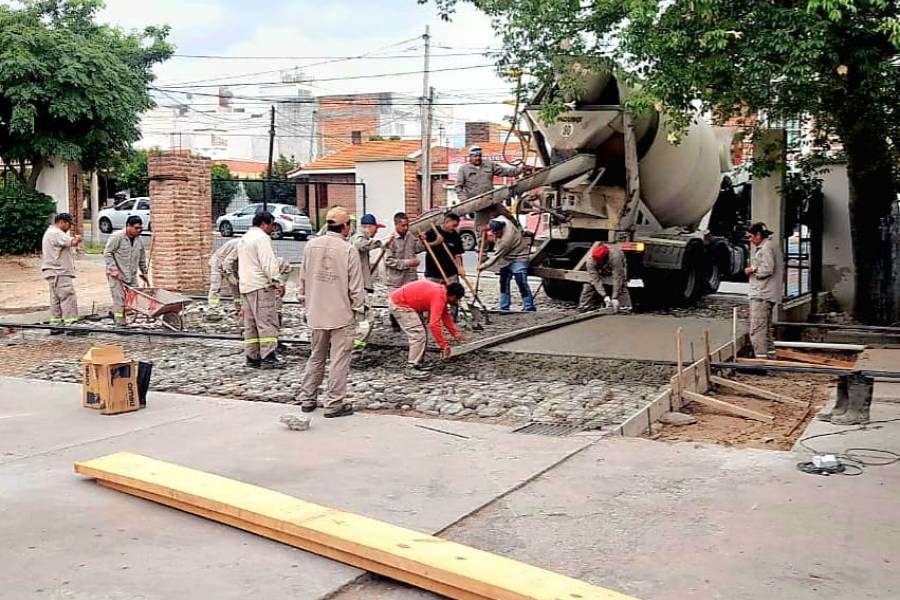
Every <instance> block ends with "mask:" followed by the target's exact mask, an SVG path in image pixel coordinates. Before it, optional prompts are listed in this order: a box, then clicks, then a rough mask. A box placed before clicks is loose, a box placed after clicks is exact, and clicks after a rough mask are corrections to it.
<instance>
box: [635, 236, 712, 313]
mask: <svg viewBox="0 0 900 600" xmlns="http://www.w3.org/2000/svg"><path fill="white" fill-rule="evenodd" d="M706 270H707V269H706V253H705V252H704V251H703V247H702V246H699V245H692V246H689V247H688V249H687V250H686V255H685V257H684V261H683V266H682V268H681V269H679V270H670V269H645V270H644V275H643V281H644V288H645V292H644V294H643V296H644V298H645V301H647V302H649V303H651V304H657V305H659V306H666V305H668V306H690V305H691V304H693V303H694V302H696V301H697V299H698V298H700V296H702V295H703V292H704V287H705V279H706Z"/></svg>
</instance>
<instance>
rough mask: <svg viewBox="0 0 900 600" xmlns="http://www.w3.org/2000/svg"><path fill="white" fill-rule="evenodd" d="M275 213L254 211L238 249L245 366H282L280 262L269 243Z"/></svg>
mask: <svg viewBox="0 0 900 600" xmlns="http://www.w3.org/2000/svg"><path fill="white" fill-rule="evenodd" d="M274 230H275V217H274V216H272V213H270V212H268V211H263V212H258V213H256V214H255V215H253V227H251V228H250V229H249V230H248V231H247V233H245V234H244V237H242V238H241V240H240V243H239V244H238V249H237V263H238V280H239V288H240V291H241V307H242V308H243V311H244V354H245V356H246V357H247V366H248V367H252V368H256V369H283V368H284V363H282V362H281V361H280V360H278V356H277V355H276V351H277V350H278V334H279V329H280V328H279V323H278V298H279V297H280V296H283V295H284V284H283V283H282V279H281V278H282V274H281V265H282V262H281V261H280V260H279V259H278V258H277V257H276V256H275V249H274V248H273V247H272V238H271V237H270V236H271V235H272V232H273V231H274Z"/></svg>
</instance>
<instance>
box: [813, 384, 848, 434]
mask: <svg viewBox="0 0 900 600" xmlns="http://www.w3.org/2000/svg"><path fill="white" fill-rule="evenodd" d="M848 379H849V377H841V378H840V379H838V386H837V393H836V399H835V401H834V408H832V409H831V412H828V413H821V414H819V415H817V416H816V419H818V420H819V421H825V422H826V423H831V422H832V421H831V420H832V419H833V418H834V417H837V416H840V415H843V414H844V413H845V412H847V406H848V405H849V403H850V397H849V393H848V390H847V380H848Z"/></svg>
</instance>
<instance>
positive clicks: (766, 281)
mask: <svg viewBox="0 0 900 600" xmlns="http://www.w3.org/2000/svg"><path fill="white" fill-rule="evenodd" d="M748 235H749V237H750V242H751V244H752V248H751V249H750V266H749V267H747V268H746V269H744V272H745V273H746V274H747V277H748V278H749V279H750V342H751V344H753V354H754V355H755V356H756V357H757V358H765V357H766V356H769V353H770V352H771V351H772V312H773V311H774V309H775V306H776V305H778V303H780V302H781V297H782V294H783V291H784V288H783V286H784V261H783V259H782V257H781V250H780V249H779V248H778V244H777V243H776V242H775V241H774V240H772V238H771V236H772V232H771V231H769V230H768V229H766V224H765V223H754V224H753V225H751V226H750V230H749V232H748Z"/></svg>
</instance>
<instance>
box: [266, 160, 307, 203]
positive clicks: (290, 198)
mask: <svg viewBox="0 0 900 600" xmlns="http://www.w3.org/2000/svg"><path fill="white" fill-rule="evenodd" d="M299 166H300V164H299V163H298V162H297V161H296V160H294V157H293V156H292V157H291V158H287V157H285V156H284V155H283V154H279V155H278V160H277V161H275V162H274V163H273V164H272V179H271V180H270V182H269V183H268V185H269V188H270V190H269V198H270V199H271V200H270V201H272V202H282V203H285V204H295V203H296V201H297V193H296V190H295V186H294V182H292V181H291V180H289V179H288V173H290V172H291V171H293V170H294V169H296V168H297V167H299Z"/></svg>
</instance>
